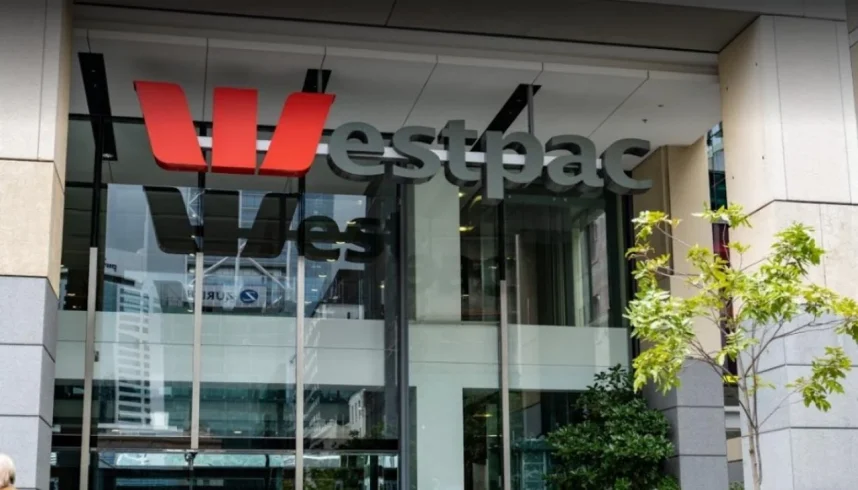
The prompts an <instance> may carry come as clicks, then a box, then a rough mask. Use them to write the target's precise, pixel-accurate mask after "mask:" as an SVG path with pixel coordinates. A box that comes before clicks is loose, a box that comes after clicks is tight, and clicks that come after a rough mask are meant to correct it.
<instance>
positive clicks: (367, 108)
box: [324, 48, 435, 131]
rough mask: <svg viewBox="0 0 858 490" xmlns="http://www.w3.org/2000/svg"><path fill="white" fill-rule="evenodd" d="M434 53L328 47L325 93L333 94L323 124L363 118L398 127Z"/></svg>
mask: <svg viewBox="0 0 858 490" xmlns="http://www.w3.org/2000/svg"><path fill="white" fill-rule="evenodd" d="M434 66H435V56H433V55H420V54H398V53H392V52H391V53H380V52H373V51H364V50H353V49H337V48H329V49H328V50H327V54H326V55H325V62H324V68H325V69H327V70H331V79H330V82H329V83H328V89H327V92H328V93H332V94H335V95H336V100H335V101H334V105H333V106H332V107H331V112H330V115H329V116H328V121H327V123H326V126H327V127H328V128H335V127H337V126H339V125H341V124H343V123H347V122H356V121H361V122H366V123H369V124H371V125H373V126H375V127H376V128H378V129H379V130H381V131H394V130H396V129H399V128H400V127H402V125H403V123H404V122H405V120H406V118H407V117H408V114H409V113H410V112H411V109H412V108H413V107H414V103H415V101H416V100H417V97H418V95H419V94H420V91H421V89H422V88H423V86H424V85H425V84H426V80H427V79H428V78H429V74H430V73H432V68H433V67H434Z"/></svg>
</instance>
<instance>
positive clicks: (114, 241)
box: [93, 184, 196, 444]
mask: <svg viewBox="0 0 858 490" xmlns="http://www.w3.org/2000/svg"><path fill="white" fill-rule="evenodd" d="M195 193H196V190H195V189H191V188H185V187H148V186H140V185H124V184H108V185H107V188H106V190H105V191H104V192H103V194H102V199H104V201H103V202H104V203H105V205H106V219H105V224H104V233H103V244H104V245H103V246H102V247H101V270H99V271H98V273H99V277H100V284H99V285H100V298H99V299H100V300H99V302H98V313H97V316H96V335H95V349H96V354H95V365H94V373H95V374H94V380H93V386H94V388H93V418H94V421H95V422H94V423H95V426H94V427H93V432H94V433H97V434H98V435H99V437H100V438H102V439H104V440H105V441H104V443H107V440H111V441H113V442H112V443H132V444H134V443H133V442H132V441H133V440H134V439H140V438H142V439H154V438H171V437H181V436H187V435H188V434H189V433H190V427H191V382H192V359H193V356H192V354H193V296H192V295H189V294H188V293H189V288H188V286H189V284H190V281H191V279H192V278H193V270H192V264H193V262H194V256H193V250H190V251H188V250H186V248H187V247H186V246H185V245H186V244H187V243H188V241H189V240H191V238H190V236H191V235H192V234H193V232H192V228H191V226H190V224H189V220H188V216H189V213H190V212H192V211H191V208H192V207H193V205H194V201H193V198H194V195H195ZM191 243H192V242H191Z"/></svg>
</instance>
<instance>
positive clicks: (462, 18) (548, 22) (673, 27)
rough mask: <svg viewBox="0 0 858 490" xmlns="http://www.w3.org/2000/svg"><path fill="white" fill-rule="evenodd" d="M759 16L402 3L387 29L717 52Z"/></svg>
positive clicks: (573, 4)
mask: <svg viewBox="0 0 858 490" xmlns="http://www.w3.org/2000/svg"><path fill="white" fill-rule="evenodd" d="M719 1H720V0H711V1H710V2H707V3H717V2H719ZM740 1H741V0H735V2H740ZM771 1H779V0H771ZM790 1H795V0H790ZM735 2H731V3H735ZM689 3H691V2H689ZM755 15H756V14H754V13H752V12H739V11H733V10H723V9H717V8H698V7H687V6H677V5H665V4H652V3H638V2H626V1H615V0H565V1H562V2H558V1H557V0H530V1H527V2H522V1H519V0H468V1H461V0H435V1H432V2H427V1H424V0H398V1H397V2H396V5H395V7H394V9H393V14H392V15H391V16H390V21H389V23H388V24H387V25H388V26H393V27H404V28H419V29H430V30H442V31H453V32H467V33H474V34H489V35H498V34H500V35H507V36H524V37H531V38H540V39H562V40H568V41H581V42H598V43H609V44H616V45H626V46H647V47H662V48H678V49H692V50H700V51H709V52H718V51H720V50H721V49H722V48H723V47H724V46H725V45H726V44H727V43H728V42H730V40H731V39H733V38H734V37H735V36H736V34H738V33H739V32H741V31H742V29H744V28H745V27H746V26H747V25H748V24H749V23H750V22H751V21H752V20H753V19H754V17H755Z"/></svg>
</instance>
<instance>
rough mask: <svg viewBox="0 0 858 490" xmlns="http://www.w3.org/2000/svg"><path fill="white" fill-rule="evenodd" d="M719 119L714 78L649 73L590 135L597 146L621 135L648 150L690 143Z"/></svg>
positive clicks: (716, 83) (607, 143) (719, 106)
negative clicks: (637, 140)
mask: <svg viewBox="0 0 858 490" xmlns="http://www.w3.org/2000/svg"><path fill="white" fill-rule="evenodd" d="M720 118H721V95H720V88H719V84H718V78H717V77H715V76H708V75H691V74H683V73H660V72H650V76H649V79H647V81H646V82H644V84H643V85H641V87H640V88H639V89H637V90H636V91H635V92H634V94H632V95H631V96H630V97H629V98H628V99H627V100H626V101H625V102H624V103H623V104H622V106H620V107H619V108H618V109H617V111H616V112H614V113H613V114H612V115H611V117H610V118H608V119H607V120H606V121H605V123H604V124H602V125H601V126H600V127H599V129H597V130H596V131H595V133H593V135H592V139H593V141H594V142H595V143H596V146H597V147H598V148H599V149H604V148H605V147H606V146H607V145H609V144H611V143H613V142H614V141H616V140H618V139H621V138H640V139H644V140H648V141H649V142H650V143H651V146H652V149H653V150H654V149H656V148H658V147H660V146H663V145H690V144H693V143H694V142H695V141H697V140H698V139H700V138H701V137H702V136H704V135H705V134H706V132H707V131H709V130H710V129H712V127H714V126H715V125H716V124H718V122H719V121H720Z"/></svg>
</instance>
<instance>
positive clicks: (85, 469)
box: [78, 247, 98, 490]
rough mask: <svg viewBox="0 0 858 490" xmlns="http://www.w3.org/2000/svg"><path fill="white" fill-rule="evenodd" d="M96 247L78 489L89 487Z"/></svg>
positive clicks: (91, 278) (92, 259) (88, 313)
mask: <svg viewBox="0 0 858 490" xmlns="http://www.w3.org/2000/svg"><path fill="white" fill-rule="evenodd" d="M97 283H98V247H90V248H89V284H88V285H87V298H86V340H85V347H84V349H85V350H84V352H85V354H84V368H83V419H82V421H81V435H80V481H79V484H78V487H79V488H80V489H81V490H86V489H87V488H88V487H89V465H90V438H91V436H92V377H93V373H94V371H95V369H94V364H95V307H96V294H97V290H98V288H97V287H96V286H97Z"/></svg>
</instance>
